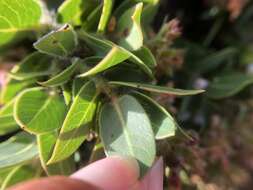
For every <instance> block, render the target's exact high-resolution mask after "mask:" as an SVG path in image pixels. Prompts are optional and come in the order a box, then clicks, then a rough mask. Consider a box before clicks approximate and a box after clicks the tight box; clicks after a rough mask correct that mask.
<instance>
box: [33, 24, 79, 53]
mask: <svg viewBox="0 0 253 190" xmlns="http://www.w3.org/2000/svg"><path fill="white" fill-rule="evenodd" d="M76 46H77V35H76V33H75V31H74V29H73V28H72V26H71V25H69V24H65V25H64V26H63V27H61V28H60V29H58V30H56V31H53V32H50V33H49V34H47V35H45V36H43V37H42V38H41V39H39V40H38V41H37V42H36V43H34V47H35V48H36V49H37V50H38V51H40V52H41V53H45V54H48V55H53V56H59V57H67V56H69V55H70V54H71V53H72V52H73V50H74V49H75V47H76Z"/></svg>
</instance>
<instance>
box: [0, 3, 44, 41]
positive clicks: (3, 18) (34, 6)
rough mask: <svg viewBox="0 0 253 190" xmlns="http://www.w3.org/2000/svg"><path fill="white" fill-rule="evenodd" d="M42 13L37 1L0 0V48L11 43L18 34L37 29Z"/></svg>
mask: <svg viewBox="0 0 253 190" xmlns="http://www.w3.org/2000/svg"><path fill="white" fill-rule="evenodd" d="M41 13H42V11H41V6H40V4H39V2H38V1H36V0H11V1H8V0H0V46H1V45H4V44H6V43H8V42H10V41H11V40H12V39H13V38H14V37H15V35H16V34H17V33H18V32H20V31H25V30H31V29H33V28H34V27H37V26H38V25H39V22H40V17H41Z"/></svg>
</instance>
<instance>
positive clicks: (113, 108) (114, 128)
mask: <svg viewBox="0 0 253 190" xmlns="http://www.w3.org/2000/svg"><path fill="white" fill-rule="evenodd" d="M99 126H100V135H101V139H102V142H103V144H104V147H105V151H106V154H107V155H124V156H131V157H134V158H135V159H137V160H138V162H139V164H140V168H141V174H142V175H143V174H144V173H145V172H146V171H147V170H148V168H149V167H151V166H152V164H153V161H154V159H155V153H156V150H155V139H154V134H153V131H152V127H151V124H150V121H149V118H148V116H147V115H146V113H145V111H144V109H143V108H142V106H141V105H140V104H139V103H138V101H137V100H136V99H135V98H133V97H132V96H129V95H124V96H122V97H120V98H119V99H116V100H114V102H113V104H105V105H104V106H103V107H102V110H101V113H100V117H99Z"/></svg>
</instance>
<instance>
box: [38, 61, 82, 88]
mask: <svg viewBox="0 0 253 190" xmlns="http://www.w3.org/2000/svg"><path fill="white" fill-rule="evenodd" d="M78 66H79V60H78V59H76V60H74V61H73V63H72V65H70V66H69V67H68V68H67V69H65V70H64V71H62V72H61V73H59V74H57V75H56V76H54V77H53V78H51V79H49V80H47V81H45V82H39V84H40V85H42V86H46V87H55V86H60V85H62V84H64V83H66V82H68V81H69V80H70V78H71V76H72V75H73V73H74V72H75V71H76V69H77V68H78Z"/></svg>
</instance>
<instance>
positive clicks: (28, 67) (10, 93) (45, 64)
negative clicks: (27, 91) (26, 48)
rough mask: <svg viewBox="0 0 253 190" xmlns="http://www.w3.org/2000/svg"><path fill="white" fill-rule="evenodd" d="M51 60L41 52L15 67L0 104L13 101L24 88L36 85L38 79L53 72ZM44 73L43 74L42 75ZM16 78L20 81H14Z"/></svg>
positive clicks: (31, 55)
mask: <svg viewBox="0 0 253 190" xmlns="http://www.w3.org/2000/svg"><path fill="white" fill-rule="evenodd" d="M53 68H54V64H52V63H51V58H50V57H49V56H47V55H44V54H41V53H39V52H35V53H32V54H30V55H28V56H27V57H26V58H25V59H24V60H23V61H22V62H21V63H20V64H18V65H16V66H14V67H13V69H12V70H11V76H9V77H8V79H7V80H8V83H7V85H6V86H4V88H3V89H2V91H1V97H0V103H2V104H3V103H6V102H8V101H10V100H12V99H13V98H14V97H15V96H16V95H17V94H18V93H19V92H21V91H22V90H23V89H24V88H27V87H30V86H32V85H34V84H35V83H36V78H38V77H39V76H43V75H47V74H49V72H50V73H52V72H53ZM41 72H42V73H41ZM12 77H13V78H16V79H18V80H21V81H18V80H15V79H12Z"/></svg>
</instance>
